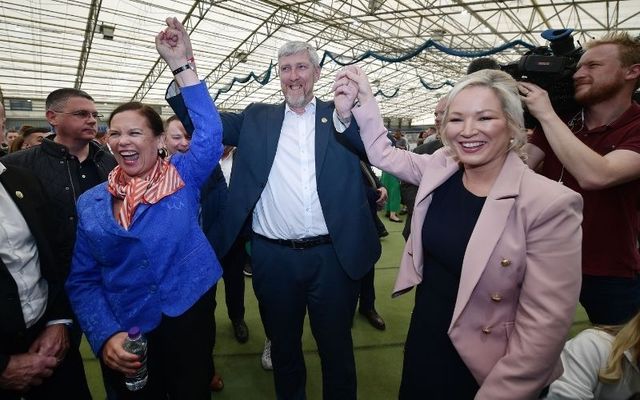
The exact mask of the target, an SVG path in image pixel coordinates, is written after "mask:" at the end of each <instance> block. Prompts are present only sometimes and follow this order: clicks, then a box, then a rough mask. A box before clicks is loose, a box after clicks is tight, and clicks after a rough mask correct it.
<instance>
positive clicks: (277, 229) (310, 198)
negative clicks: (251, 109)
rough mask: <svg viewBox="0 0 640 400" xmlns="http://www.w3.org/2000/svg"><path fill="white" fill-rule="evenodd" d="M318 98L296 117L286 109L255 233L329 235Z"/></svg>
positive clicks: (255, 214)
mask: <svg viewBox="0 0 640 400" xmlns="http://www.w3.org/2000/svg"><path fill="white" fill-rule="evenodd" d="M315 119H316V99H315V97H314V98H313V100H311V102H309V104H307V106H306V107H305V109H304V113H303V114H302V115H298V114H296V113H295V112H294V111H293V110H291V108H289V105H286V106H285V113H284V121H283V123H282V130H281V132H280V139H279V141H278V149H277V150H276V156H275V159H274V161H273V166H272V167H271V171H270V172H269V178H268V180H267V184H266V186H265V188H264V190H263V192H262V195H261V196H260V199H259V200H258V202H257V203H256V207H255V209H254V211H253V231H254V232H256V233H257V234H259V235H262V236H266V237H268V238H272V239H301V238H306V237H313V236H320V235H326V234H328V233H329V230H328V229H327V224H326V222H325V219H324V215H323V214H322V207H321V205H320V199H319V197H318V189H317V182H316V155H315V147H316V146H315V133H316V121H315Z"/></svg>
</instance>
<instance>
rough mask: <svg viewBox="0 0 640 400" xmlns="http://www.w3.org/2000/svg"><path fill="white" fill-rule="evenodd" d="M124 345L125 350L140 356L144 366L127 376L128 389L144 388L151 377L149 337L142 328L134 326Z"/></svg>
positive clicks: (133, 390)
mask: <svg viewBox="0 0 640 400" xmlns="http://www.w3.org/2000/svg"><path fill="white" fill-rule="evenodd" d="M122 347H123V348H124V349H125V351H127V352H129V353H132V354H136V355H138V356H140V363H142V366H141V367H140V368H139V369H138V370H137V371H136V373H135V374H133V375H129V376H126V377H125V383H126V385H127V389H129V390H131V391H132V392H135V391H136V390H140V389H142V388H143V387H144V385H146V384H147V379H148V378H149V375H148V373H147V339H146V338H145V337H144V336H143V335H142V333H140V328H138V327H137V326H134V327H132V328H131V329H129V332H128V336H127V338H126V339H125V341H124V344H123V345H122Z"/></svg>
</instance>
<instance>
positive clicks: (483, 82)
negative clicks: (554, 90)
mask: <svg viewBox="0 0 640 400" xmlns="http://www.w3.org/2000/svg"><path fill="white" fill-rule="evenodd" d="M470 87H487V88H489V89H491V90H493V92H494V93H495V94H496V96H497V97H498V100H500V105H501V106H502V112H503V113H504V116H505V119H506V120H507V127H508V129H509V131H510V132H511V138H512V141H510V144H509V147H508V148H507V151H515V152H516V153H517V154H518V156H520V158H521V159H522V160H523V161H524V160H526V158H527V156H526V152H525V151H524V145H525V144H526V143H527V133H526V131H525V128H524V110H523V108H522V100H521V99H520V93H519V92H518V87H517V82H516V81H515V79H513V78H512V77H511V76H510V75H509V74H507V73H506V72H503V71H498V70H490V69H483V70H480V71H477V72H474V73H472V74H469V75H465V76H464V77H462V79H460V80H459V81H458V83H456V85H455V86H454V87H453V89H451V91H450V92H449V94H448V98H447V106H446V108H445V111H444V116H443V121H444V124H443V126H442V130H443V131H445V130H446V127H447V124H448V123H449V106H450V105H451V103H452V102H453V99H455V97H456V96H457V95H459V94H460V92H462V91H463V90H465V89H467V88H470ZM440 137H441V140H442V142H443V143H444V144H445V146H447V147H449V148H451V146H450V145H449V141H448V140H447V138H446V135H444V134H440Z"/></svg>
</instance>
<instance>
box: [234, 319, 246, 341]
mask: <svg viewBox="0 0 640 400" xmlns="http://www.w3.org/2000/svg"><path fill="white" fill-rule="evenodd" d="M231 325H233V335H234V336H235V337H236V340H237V341H238V342H240V343H247V340H249V328H247V324H246V323H245V322H244V319H238V320H235V321H231Z"/></svg>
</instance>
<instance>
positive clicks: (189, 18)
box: [131, 0, 227, 101]
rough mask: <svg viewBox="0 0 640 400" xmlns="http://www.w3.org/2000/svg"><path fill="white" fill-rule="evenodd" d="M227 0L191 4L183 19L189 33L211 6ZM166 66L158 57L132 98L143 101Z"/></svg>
mask: <svg viewBox="0 0 640 400" xmlns="http://www.w3.org/2000/svg"><path fill="white" fill-rule="evenodd" d="M225 1H227V0H219V1H216V0H204V1H201V0H196V1H195V3H193V6H191V9H190V10H189V12H188V13H187V15H185V17H184V19H183V20H182V24H183V25H184V27H185V29H186V30H187V32H188V33H189V35H191V33H193V31H194V30H195V29H196V27H197V26H198V24H199V23H200V21H202V20H203V19H204V17H205V16H206V15H207V13H208V12H209V10H211V7H213V5H214V4H217V3H222V2H225ZM166 68H167V64H166V63H165V62H164V60H163V59H162V58H161V57H158V59H157V60H156V62H155V63H154V64H153V67H151V69H150V70H149V72H148V73H147V75H146V76H145V77H144V79H143V80H142V83H141V84H140V86H139V87H138V89H137V90H136V91H135V93H134V94H133V96H132V97H131V100H137V101H142V99H144V97H145V96H146V95H147V93H149V90H151V88H152V87H153V85H154V84H155V83H156V81H157V80H158V78H159V77H160V76H161V75H162V73H163V72H164V70H165V69H166Z"/></svg>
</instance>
